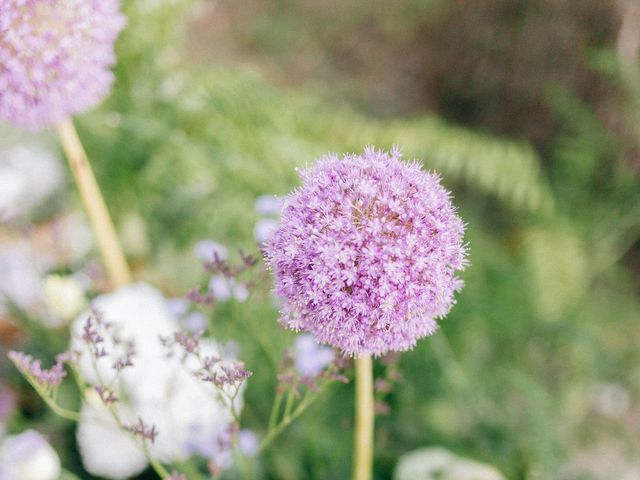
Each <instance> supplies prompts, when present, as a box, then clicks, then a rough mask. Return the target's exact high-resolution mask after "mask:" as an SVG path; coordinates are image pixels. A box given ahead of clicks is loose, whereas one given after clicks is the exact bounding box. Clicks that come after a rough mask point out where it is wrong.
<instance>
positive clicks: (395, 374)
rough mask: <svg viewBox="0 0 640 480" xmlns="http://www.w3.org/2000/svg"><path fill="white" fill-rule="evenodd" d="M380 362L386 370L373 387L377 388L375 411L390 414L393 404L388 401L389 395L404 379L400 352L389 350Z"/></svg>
mask: <svg viewBox="0 0 640 480" xmlns="http://www.w3.org/2000/svg"><path fill="white" fill-rule="evenodd" d="M380 363H381V364H382V366H383V367H384V372H383V374H382V375H380V376H379V377H376V378H375V381H374V383H373V387H374V390H375V404H374V408H375V413H376V415H389V414H390V413H391V406H390V405H389V403H388V402H387V397H388V396H389V394H390V393H391V392H393V389H394V387H395V385H396V384H397V383H398V382H400V381H401V380H402V378H403V377H402V373H401V372H400V353H398V352H389V353H387V354H385V355H383V356H382V357H381V358H380Z"/></svg>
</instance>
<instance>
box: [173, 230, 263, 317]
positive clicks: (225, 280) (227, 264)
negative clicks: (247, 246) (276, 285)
mask: <svg viewBox="0 0 640 480" xmlns="http://www.w3.org/2000/svg"><path fill="white" fill-rule="evenodd" d="M194 254H195V256H196V257H197V258H198V259H199V260H200V261H201V262H202V267H203V269H204V270H205V271H206V272H207V273H208V274H210V278H209V282H208V284H207V286H206V287H205V288H202V287H201V286H196V287H194V288H192V289H191V290H190V291H189V292H188V293H187V294H186V295H185V298H186V299H187V300H189V301H191V302H193V303H194V304H196V305H199V306H210V305H213V304H214V303H223V302H226V301H228V300H230V299H232V298H233V299H235V300H236V301H238V302H241V303H242V302H244V301H245V300H246V299H247V298H248V297H249V294H250V292H251V291H252V290H253V289H254V288H255V287H256V283H257V282H256V281H255V279H256V277H257V276H256V274H255V269H254V267H256V265H257V263H258V257H256V256H254V255H249V254H247V253H245V252H244V251H243V250H238V256H239V261H238V262H237V263H234V262H231V261H229V260H228V250H227V248H226V247H225V246H224V245H221V244H219V243H217V242H214V241H211V240H202V241H200V242H198V243H197V244H196V246H195V248H194ZM249 272H251V273H252V276H253V278H254V279H253V280H251V281H243V280H242V277H243V276H244V275H246V274H247V273H249ZM265 273H266V272H265ZM265 280H266V279H265Z"/></svg>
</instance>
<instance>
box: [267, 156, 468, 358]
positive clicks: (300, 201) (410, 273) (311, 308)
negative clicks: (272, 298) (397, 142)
mask: <svg viewBox="0 0 640 480" xmlns="http://www.w3.org/2000/svg"><path fill="white" fill-rule="evenodd" d="M300 176H301V179H302V187H300V188H299V189H297V190H295V191H294V192H293V193H292V194H291V195H290V196H289V197H288V198H287V199H286V200H285V202H284V206H283V210H282V218H281V221H280V226H279V227H278V229H277V230H276V232H275V233H274V234H273V236H272V238H271V240H270V241H269V244H268V245H267V248H266V255H267V262H268V263H269V265H270V267H271V269H272V270H273V272H274V273H275V277H276V293H277V294H278V295H279V296H281V297H282V298H283V300H284V306H283V309H282V311H281V317H280V321H281V323H282V324H283V325H284V326H286V327H288V328H291V329H293V330H306V331H309V332H310V333H312V334H313V335H315V337H316V338H317V339H318V340H319V341H320V342H323V343H328V344H330V345H333V346H334V347H336V348H339V349H341V350H342V351H343V352H345V353H347V354H351V355H359V354H373V355H382V354H384V353H386V352H388V351H404V350H408V349H410V348H412V347H413V346H414V345H415V343H416V341H417V340H418V339H419V338H422V337H425V336H427V335H430V334H432V333H433V332H434V331H435V330H436V328H437V323H436V320H437V319H439V318H442V317H444V316H445V315H446V314H447V313H448V312H449V310H450V309H451V307H452V305H453V304H454V294H455V292H457V291H458V290H460V289H461V287H462V281H461V280H460V279H459V278H457V277H456V275H455V272H456V271H457V270H461V269H463V268H464V267H465V266H466V260H465V257H466V248H465V246H464V244H463V234H464V223H463V221H462V220H461V219H460V218H459V217H458V215H457V214H456V210H455V208H454V206H453V205H452V203H451V195H450V193H449V192H448V191H447V190H446V189H445V188H444V187H443V186H442V185H440V179H439V177H438V176H437V175H435V174H433V173H428V172H425V171H424V170H422V168H421V166H420V164H418V163H416V162H411V163H408V162H404V161H402V160H401V153H400V151H399V150H398V149H393V150H392V151H391V152H388V153H387V152H382V151H377V150H374V149H373V148H370V147H369V148H367V149H365V151H364V154H363V155H345V156H343V157H342V158H338V157H337V156H336V155H328V156H325V157H323V158H321V159H320V161H319V162H318V163H317V164H316V165H315V166H314V167H312V168H309V169H306V170H303V171H302V172H301V174H300Z"/></svg>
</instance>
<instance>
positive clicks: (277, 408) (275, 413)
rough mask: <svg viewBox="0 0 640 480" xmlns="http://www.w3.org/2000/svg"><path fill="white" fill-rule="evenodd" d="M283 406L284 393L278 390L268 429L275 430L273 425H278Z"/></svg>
mask: <svg viewBox="0 0 640 480" xmlns="http://www.w3.org/2000/svg"><path fill="white" fill-rule="evenodd" d="M281 407H282V393H280V392H278V393H277V394H276V398H275V400H274V401H273V406H272V407H271V415H269V427H268V428H267V430H268V431H271V430H273V427H275V426H276V423H277V422H278V415H279V413H280V409H281Z"/></svg>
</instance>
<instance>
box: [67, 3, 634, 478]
mask: <svg viewBox="0 0 640 480" xmlns="http://www.w3.org/2000/svg"><path fill="white" fill-rule="evenodd" d="M196 3H197V2H194V1H192V0H167V1H164V2H157V3H156V2H152V1H151V0H148V1H133V0H131V1H127V2H125V7H126V9H127V11H128V14H129V25H128V28H127V30H126V31H125V33H124V35H123V36H122V38H121V40H120V42H119V46H118V50H119V64H118V67H117V72H116V73H117V84H116V89H115V91H114V93H113V95H112V96H111V98H110V99H109V100H108V102H107V103H105V104H104V105H103V106H102V107H101V108H100V109H99V110H97V111H95V112H92V113H90V114H88V115H86V116H84V117H83V118H82V119H80V120H79V122H78V124H79V125H78V126H79V130H80V134H81V137H82V139H83V141H84V142H85V143H86V147H87V150H88V152H89V156H90V157H91V158H92V162H93V163H94V165H95V166H96V170H97V176H98V179H99V182H100V184H101V186H102V187H103V189H104V191H105V196H106V198H107V199H108V202H109V205H110V208H111V209H112V210H113V211H114V212H115V213H116V218H117V219H119V223H120V225H121V227H123V228H122V229H123V230H127V231H130V230H132V233H131V234H127V235H126V237H127V238H134V239H135V238H136V235H137V233H139V232H140V231H143V232H145V233H146V235H147V237H148V245H146V246H145V247H144V248H134V247H130V249H129V253H130V254H131V252H134V251H135V252H136V253H135V254H132V255H133V256H134V258H135V260H136V263H137V264H139V266H138V272H137V274H138V276H139V277H140V278H144V279H146V280H150V281H152V282H153V283H155V284H157V285H159V286H161V287H162V288H163V289H164V290H165V291H166V292H168V293H171V294H173V295H181V294H183V293H184V292H185V291H186V290H187V289H189V288H191V287H192V286H193V285H195V284H196V283H201V282H203V281H204V280H206V279H205V274H204V273H203V272H202V269H201V268H200V265H199V264H198V262H197V261H196V260H195V259H193V258H192V255H191V251H190V250H191V247H192V245H193V244H194V243H195V242H196V241H198V240H200V239H202V238H212V239H215V240H217V241H220V242H223V243H226V244H228V245H229V246H230V248H231V249H238V248H242V249H245V250H246V251H249V252H253V253H257V248H256V246H255V242H254V240H253V238H252V228H253V224H254V222H255V221H256V219H257V214H256V213H255V212H254V209H253V205H254V201H255V198H256V197H257V196H258V195H261V194H277V195H284V194H286V193H287V192H288V191H289V190H290V189H291V188H292V187H295V186H296V185H297V184H298V179H297V176H296V173H295V168H296V167H300V166H304V165H307V164H310V163H311V162H312V161H313V160H314V159H315V158H316V157H317V156H319V155H321V154H323V153H325V152H329V151H334V152H347V151H360V150H361V149H362V147H363V146H364V145H366V144H374V145H376V146H378V147H381V148H388V147H390V146H392V145H394V144H398V145H400V146H402V147H403V149H404V152H405V156H406V157H408V158H414V157H415V158H419V159H423V160H424V162H425V165H426V166H427V167H428V168H433V169H435V170H438V171H439V172H441V173H442V175H443V179H444V182H445V184H447V185H448V186H450V187H451V188H452V189H453V190H454V192H455V196H456V204H457V205H460V209H461V214H462V216H463V217H464V218H465V220H466V221H467V222H468V225H469V226H468V235H467V240H468V242H469V245H470V256H471V258H470V260H471V264H472V266H471V267H470V268H469V270H468V271H466V272H465V274H464V280H465V282H466V287H465V289H464V290H463V291H462V293H461V294H460V296H459V303H458V305H456V306H455V308H454V309H453V311H452V312H451V315H450V316H449V317H448V318H447V319H446V320H444V321H443V322H442V328H441V331H440V332H439V333H438V334H437V335H436V336H434V337H433V338H431V339H427V340H425V341H422V342H420V343H419V345H418V347H417V348H416V349H415V350H414V351H412V352H408V353H406V354H404V355H403V357H402V360H401V367H402V372H403V375H404V380H403V381H402V382H400V384H399V385H398V386H397V388H396V389H395V391H394V392H393V393H392V394H391V395H390V398H389V399H388V401H389V404H390V407H391V415H390V416H388V417H380V418H379V419H378V429H377V464H376V471H377V472H378V473H377V475H378V478H380V479H382V478H390V477H391V474H392V472H393V470H394V468H395V465H396V463H397V461H398V459H399V458H400V457H401V456H402V455H403V454H404V453H406V452H409V451H411V450H415V449H416V448H419V447H423V446H429V445H431V446H433V445H440V446H444V447H446V448H448V449H450V450H451V451H453V452H454V453H456V454H458V455H462V456H465V457H469V458H474V459H476V460H479V461H483V462H488V463H491V464H494V465H496V466H497V467H499V469H500V470H501V471H502V472H503V473H504V475H505V477H506V478H510V479H541V478H556V476H557V472H559V471H560V469H561V468H562V467H563V466H566V464H567V461H568V460H567V459H568V458H569V455H570V454H571V453H572V452H571V451H572V450H573V451H579V450H580V449H581V448H582V447H584V446H585V445H586V444H587V439H590V438H592V437H593V436H594V435H593V434H594V433H599V431H597V428H596V427H597V426H594V424H593V422H592V417H593V415H594V414H593V411H592V403H591V402H592V398H591V396H590V393H589V392H590V391H591V390H590V389H591V388H592V387H593V385H596V384H598V383H600V382H603V381H608V382H616V383H617V384H620V385H621V386H622V387H624V388H626V389H628V390H629V391H630V392H631V394H632V395H633V398H634V399H637V398H638V396H639V395H640V392H638V391H637V382H634V379H637V378H640V370H639V369H638V367H637V365H640V354H639V352H638V349H637V335H638V333H637V332H638V327H637V312H638V311H639V310H640V303H639V301H638V295H637V288H636V289H634V287H637V285H635V284H634V280H633V277H632V275H631V274H630V273H629V271H628V270H627V269H626V268H624V267H622V266H621V265H620V264H619V263H618V260H619V259H620V257H621V256H622V255H623V254H624V253H625V252H628V251H629V247H630V245H632V244H633V242H636V241H637V239H638V235H639V234H640V222H639V219H640V210H639V209H640V189H639V188H638V179H637V174H634V173H633V172H632V171H631V170H630V168H629V167H628V165H626V164H625V163H624V162H622V161H621V155H622V152H624V150H625V143H624V142H622V141H621V140H620V138H619V136H618V135H616V134H615V133H613V132H611V131H610V129H609V128H607V126H606V125H605V124H604V123H603V122H602V121H601V120H600V119H599V117H598V116H597V115H596V114H595V113H594V112H593V109H592V108H590V107H589V106H588V105H586V104H585V103H584V102H583V101H581V100H580V99H579V98H578V97H577V96H576V95H572V94H570V93H569V92H566V91H559V90H556V91H553V92H552V93H551V94H550V95H549V105H550V106H551V107H552V109H553V110H554V112H555V113H556V114H557V115H558V116H559V118H561V119H562V126H561V128H560V129H559V132H558V133H557V135H555V136H554V138H553V141H552V142H551V148H550V149H549V152H548V157H547V158H546V159H545V160H546V161H545V162H544V164H543V163H542V162H541V160H540V158H539V156H538V155H537V154H536V153H535V151H534V150H533V149H532V148H531V147H530V146H529V145H527V144H524V143H521V142H518V141H513V140H509V139H504V138H496V137H495V136H492V135H489V134H486V133H484V132H479V131H473V130H470V129H468V128H464V127H461V126H455V125H451V124H449V123H447V122H445V121H443V120H442V119H439V118H437V117H434V116H432V115H422V116H419V117H415V118H402V119H381V118H373V117H372V116H370V115H367V114H366V113H363V112H362V111H361V110H359V109H358V108H357V107H355V106H352V105H345V104H344V102H339V101H337V100H335V99H334V100H329V99H326V98H323V96H321V95H318V94H317V93H314V92H312V91H310V90H308V89H305V88H299V89H296V90H286V89H284V88H283V87H276V86H273V85H272V84H271V83H269V82H268V81H267V80H265V79H264V78H263V77H261V75H260V74H258V73H256V72H254V71H251V70H250V69H247V68H240V67H237V66H228V65H226V66H224V65H215V66H197V65H193V64H191V63H190V62H189V56H188V52H185V50H184V49H183V46H182V45H181V43H180V39H181V38H182V37H183V34H184V31H185V30H184V29H185V28H186V27H185V25H186V23H185V22H186V21H187V20H188V18H189V15H190V14H191V12H192V11H193V7H194V5H196ZM435 3H438V4H440V3H443V2H435ZM281 4H282V5H284V3H281ZM419 4H420V2H410V5H413V7H415V8H418V9H419V6H420V5H419ZM154 5H155V6H154ZM359 5H360V3H359ZM413 7H411V8H413ZM345 8H346V7H345ZM391 23H393V22H391ZM336 28H337V27H336ZM388 28H395V27H394V26H393V25H389V26H388ZM275 30H277V29H275ZM275 30H274V31H275ZM285 34H287V35H289V34H290V32H289V31H287V32H283V33H282V35H284V36H285V37H286V35H285ZM289 40H290V39H288V38H283V39H282V38H280V39H273V42H276V43H277V41H289ZM547 179H548V180H547ZM132 218H133V220H131V219H132ZM125 225H132V226H130V227H126V228H125ZM136 232H137V233H136ZM133 243H136V242H135V240H131V241H128V242H127V244H128V245H131V244H133ZM253 280H256V281H257V282H258V288H257V290H256V292H255V293H254V295H253V296H252V297H251V298H250V300H249V301H248V302H247V303H246V304H243V305H235V304H227V305H222V306H220V307H218V309H217V310H215V311H214V312H213V313H212V320H211V323H212V325H213V334H214V336H216V337H218V338H220V339H235V340H237V341H238V343H239V344H240V347H241V357H242V358H243V359H244V360H245V361H246V363H247V365H248V367H249V368H250V369H251V370H253V371H254V376H253V377H252V378H251V380H250V382H249V387H248V390H247V392H246V399H247V406H246V409H245V411H244V414H243V415H244V417H243V421H244V422H245V426H247V427H250V428H254V429H256V430H257V431H258V432H259V433H263V432H264V426H265V421H266V419H267V417H268V415H269V409H270V405H271V400H272V398H273V396H274V388H275V384H276V380H275V378H274V374H273V372H274V369H275V368H276V367H277V365H278V363H279V362H280V360H281V358H282V355H283V352H284V350H285V348H286V347H287V346H288V345H290V344H291V340H292V338H293V335H292V334H291V333H289V332H285V331H283V330H282V329H280V328H279V327H278V325H277V323H276V319H277V312H276V309H275V308H274V307H273V305H272V299H271V297H270V295H269V292H268V289H269V278H268V277H267V276H266V275H265V274H263V273H260V274H257V275H256V278H255V279H253ZM635 281H636V282H637V279H636V280H635ZM378 373H380V372H378ZM634 385H635V386H634ZM352 410H353V392H352V387H351V386H342V385H336V386H335V388H333V389H331V390H330V391H329V392H328V394H327V395H325V396H323V397H322V398H321V399H320V400H319V401H318V402H317V403H316V404H314V405H313V406H312V407H311V408H310V410H309V412H308V413H307V414H306V415H304V416H303V417H302V419H301V420H300V421H298V422H296V423H294V424H293V425H291V426H290V427H289V428H288V429H287V430H286V431H285V433H284V435H283V436H282V437H280V438H278V439H277V440H276V441H275V443H274V444H273V446H272V447H271V448H270V449H269V450H267V451H266V452H265V454H264V455H263V456H262V457H261V458H260V460H258V461H257V463H256V465H255V466H254V467H255V469H256V470H255V471H256V474H255V478H265V479H266V478H269V479H271V478H274V479H275V478H277V479H284V480H288V479H291V480H295V479H300V478H318V479H322V478H346V477H347V476H348V472H349V469H350V450H351V441H352V439H351V434H352V424H351V415H352ZM600 420H601V421H602V422H604V423H605V424H607V422H611V420H610V419H606V418H605V419H600ZM627 434H628V435H631V434H629V433H628V432H627ZM629 448H630V449H632V446H630V447H629ZM69 468H71V464H70V465H69ZM73 468H74V469H76V470H77V471H78V472H80V470H79V469H77V467H75V466H73ZM236 474H238V472H233V473H232V474H230V475H231V477H230V478H237V477H233V475H236ZM78 476H79V477H81V478H88V477H86V476H84V475H82V474H81V473H78ZM567 478H571V479H574V478H578V477H577V476H575V477H567Z"/></svg>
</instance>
